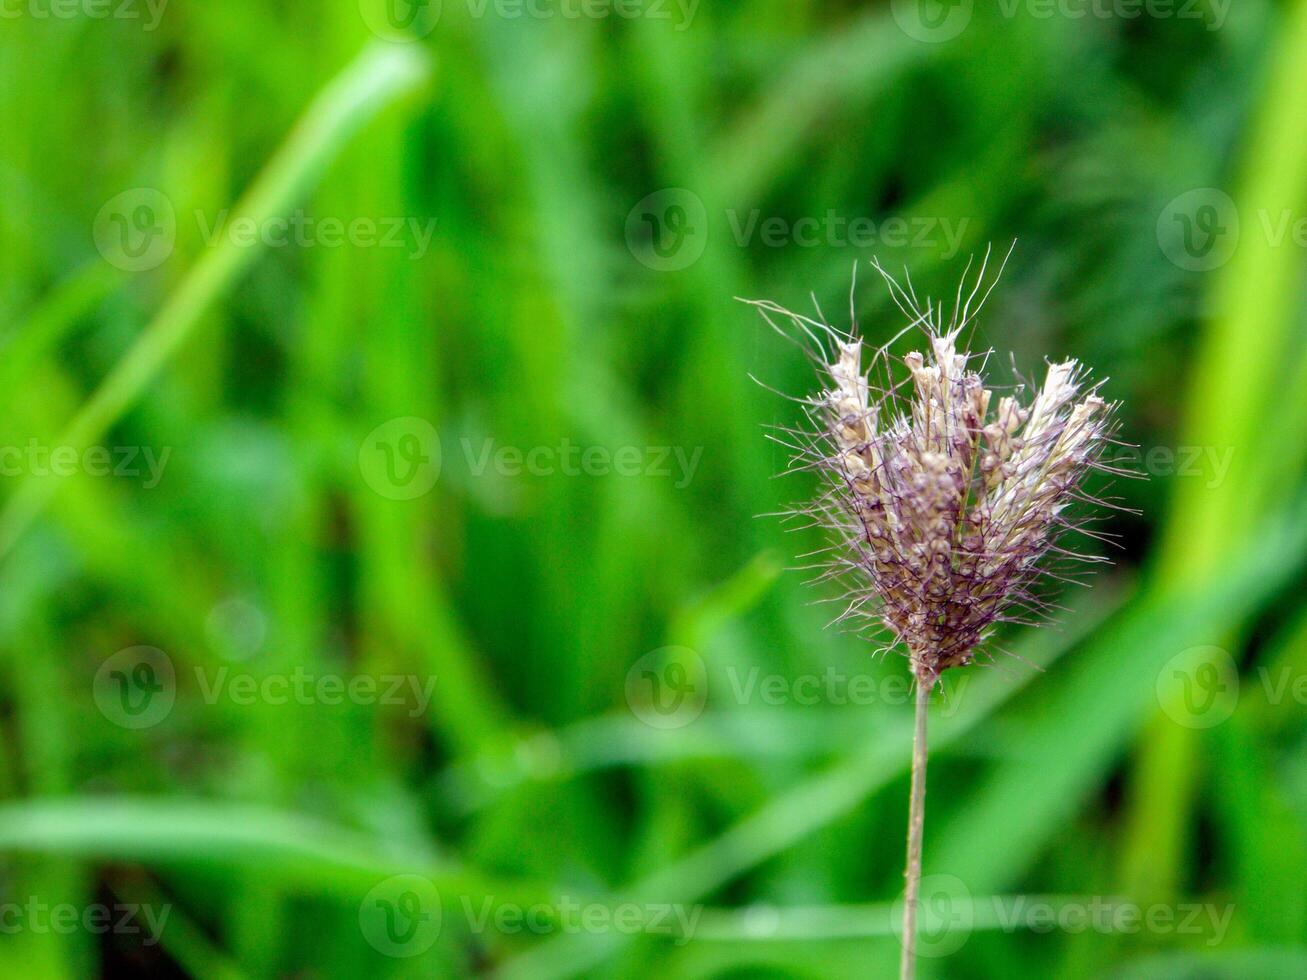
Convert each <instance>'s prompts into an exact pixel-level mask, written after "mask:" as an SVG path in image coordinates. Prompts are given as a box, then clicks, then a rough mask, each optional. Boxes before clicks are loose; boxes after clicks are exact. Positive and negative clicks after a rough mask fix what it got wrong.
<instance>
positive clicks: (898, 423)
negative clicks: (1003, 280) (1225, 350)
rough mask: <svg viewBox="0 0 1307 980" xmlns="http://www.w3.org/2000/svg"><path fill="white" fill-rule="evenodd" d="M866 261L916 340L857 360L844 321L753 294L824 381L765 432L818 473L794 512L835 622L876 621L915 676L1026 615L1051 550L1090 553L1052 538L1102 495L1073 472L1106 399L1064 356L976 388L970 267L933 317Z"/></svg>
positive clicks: (1098, 455)
mask: <svg viewBox="0 0 1307 980" xmlns="http://www.w3.org/2000/svg"><path fill="white" fill-rule="evenodd" d="M986 259H988V256H986ZM876 269H877V271H879V272H880V273H881V275H882V276H883V277H884V278H885V281H886V283H887V284H888V286H889V288H890V291H891V294H892V295H893V297H894V300H895V303H896V305H898V307H899V309H900V310H901V311H902V312H903V313H904V314H905V315H906V316H907V317H908V318H909V320H910V324H909V326H908V328H907V330H909V331H910V330H917V331H919V332H920V333H921V334H922V336H923V341H924V342H923V344H922V346H923V348H924V350H922V351H920V352H917V351H914V352H912V353H910V354H908V355H906V356H905V357H902V358H896V357H893V356H892V355H890V353H889V345H888V344H887V345H885V346H884V347H881V348H878V349H875V350H873V351H871V353H870V356H868V352H867V350H866V349H864V346H863V341H862V339H861V338H860V337H859V336H858V335H857V333H856V327H855V328H854V331H853V332H852V333H847V334H846V333H844V332H841V331H839V330H837V329H836V328H834V327H832V326H830V325H829V324H827V323H825V322H823V321H824V317H821V315H820V312H818V317H819V319H816V320H814V319H810V318H808V317H804V316H801V315H799V314H796V313H791V312H789V311H787V310H784V309H782V308H781V307H779V306H777V305H775V304H774V303H769V302H755V303H753V305H754V306H756V307H757V308H758V309H759V311H760V312H761V313H762V315H763V317H764V318H765V319H766V320H767V322H768V323H770V324H771V325H772V326H773V327H776V326H777V323H776V318H778V317H779V318H785V319H788V320H789V321H790V323H791V324H792V326H794V327H795V328H797V330H798V333H799V336H800V337H804V338H807V341H808V343H806V344H805V347H807V348H808V350H809V353H810V354H811V355H812V356H813V358H814V360H815V361H816V362H817V364H818V367H819V373H820V375H821V378H822V384H823V390H822V391H821V392H820V393H819V394H817V395H816V396H814V397H811V398H805V399H801V400H800V401H801V403H802V404H803V405H804V411H805V415H806V416H807V420H808V426H807V427H806V428H802V429H783V430H782V431H783V432H784V433H787V434H788V435H787V437H782V438H781V439H780V440H779V441H781V442H782V443H783V444H784V445H786V446H788V447H789V448H791V449H793V450H794V451H795V458H794V461H793V467H792V469H812V470H816V471H818V472H819V473H820V474H822V475H823V476H824V477H825V481H824V488H823V491H822V492H821V493H820V495H819V496H818V498H817V499H816V500H815V501H812V502H811V503H808V504H805V505H804V506H803V507H802V508H800V509H797V510H796V511H794V512H793V513H794V514H803V515H808V516H811V517H813V518H815V520H816V522H817V523H818V524H820V525H821V526H823V527H825V528H827V529H829V531H830V532H832V534H833V536H834V540H833V542H832V546H831V548H830V549H828V550H827V552H826V553H827V555H828V560H826V561H824V562H823V563H822V565H821V567H822V568H823V574H822V575H821V576H820V578H838V579H841V580H843V581H845V582H846V583H847V586H848V592H847V593H846V595H845V596H844V598H845V599H846V600H847V601H848V608H847V609H846V610H845V612H844V613H843V614H842V615H841V616H840V617H839V619H840V620H844V619H850V618H863V617H869V616H870V617H872V618H876V619H879V620H880V621H881V622H883V623H884V624H885V625H886V626H887V627H888V628H889V629H890V630H891V631H892V633H893V634H894V635H895V636H896V637H897V638H898V640H899V641H900V642H901V643H902V644H903V645H904V646H905V647H906V648H907V651H908V654H909V657H910V660H911V665H912V670H913V673H914V674H915V675H916V677H917V679H918V680H919V681H920V682H922V683H923V684H925V685H926V686H927V687H929V686H931V685H933V684H934V682H935V681H936V679H938V677H939V675H940V674H941V673H942V672H943V671H944V670H946V669H948V668H949V667H958V666H961V665H963V664H967V663H969V662H971V660H972V659H973V658H974V656H975V654H976V651H977V649H978V647H980V645H981V644H982V643H983V642H984V641H985V640H986V638H987V637H988V636H989V634H990V632H991V631H992V627H993V626H994V624H995V623H998V622H1000V621H1005V620H1010V621H1026V617H1027V616H1028V615H1030V614H1031V613H1038V612H1040V611H1041V610H1042V608H1043V603H1042V602H1041V601H1040V599H1039V598H1038V597H1037V595H1036V594H1035V592H1034V591H1033V586H1034V584H1035V582H1036V580H1037V579H1038V578H1039V577H1040V576H1041V575H1044V574H1050V575H1051V574H1055V573H1056V571H1057V570H1058V566H1059V561H1058V560H1059V559H1066V560H1071V561H1100V560H1102V559H1099V558H1094V557H1092V556H1084V555H1077V554H1074V553H1072V552H1069V551H1066V550H1064V549H1062V548H1059V547H1058V544H1057V541H1058V538H1059V537H1060V536H1061V535H1062V534H1063V533H1064V532H1065V531H1067V530H1068V529H1071V528H1073V527H1075V528H1078V529H1079V530H1081V531H1083V532H1084V533H1089V532H1088V531H1086V529H1085V527H1084V522H1085V521H1086V520H1087V519H1088V518H1087V517H1086V516H1084V515H1081V516H1080V517H1078V518H1077V517H1072V516H1071V514H1072V511H1073V510H1074V508H1072V509H1069V507H1070V505H1072V504H1073V503H1075V502H1077V501H1082V502H1089V503H1102V501H1095V500H1093V499H1092V498H1090V497H1088V496H1087V495H1086V494H1085V493H1084V491H1083V490H1082V483H1083V480H1084V477H1085V475H1086V473H1088V472H1089V471H1090V470H1091V469H1094V468H1102V469H1109V468H1110V467H1107V466H1106V465H1105V464H1104V463H1103V462H1102V455H1103V451H1104V449H1105V447H1106V446H1107V445H1109V444H1110V442H1111V437H1112V435H1113V433H1114V422H1113V414H1114V409H1115V407H1116V406H1114V405H1109V404H1107V403H1106V402H1104V401H1103V399H1101V398H1100V397H1099V396H1098V394H1097V391H1098V387H1099V384H1101V382H1100V383H1099V384H1092V383H1090V382H1089V380H1088V378H1087V373H1086V371H1085V370H1084V369H1083V368H1082V367H1081V366H1080V365H1079V364H1077V363H1076V362H1075V361H1064V362H1061V363H1050V364H1049V366H1048V371H1047V374H1046V375H1045V377H1044V380H1043V383H1042V385H1040V386H1039V387H1038V389H1037V390H1036V391H1035V392H1034V393H1033V395H1031V396H1026V395H1025V387H1024V386H1018V387H1016V388H1015V389H1013V390H1012V393H1011V394H1007V395H1002V396H996V395H995V394H994V392H992V391H991V390H990V389H988V388H986V386H985V380H984V378H983V377H982V376H981V374H980V371H979V369H980V368H983V367H984V361H985V360H986V359H987V355H976V354H970V353H967V352H966V351H965V350H959V338H960V336H961V334H962V331H963V329H964V328H965V327H967V326H968V324H969V323H970V321H971V319H972V318H973V317H974V316H975V314H976V313H977V312H978V311H979V308H980V306H981V305H983V303H984V300H985V298H986V297H987V296H988V294H989V290H992V289H993V285H994V284H993V283H991V284H990V285H989V287H988V289H987V290H986V291H985V294H984V296H981V297H980V301H979V304H977V306H976V309H975V310H973V309H972V303H973V302H974V301H975V300H976V297H977V294H979V293H980V291H981V288H982V287H983V286H984V283H985V265H984V264H982V266H981V269H980V272H979V274H978V276H977V278H976V281H975V284H974V286H973V288H972V289H971V292H970V295H969V296H968V297H967V298H966V299H965V301H964V299H963V295H962V294H963V289H962V288H961V287H960V288H959V290H958V295H957V299H956V300H955V303H954V310H953V314H952V317H951V319H950V320H949V322H948V323H947V324H945V323H944V319H943V310H942V307H940V306H938V305H933V304H932V303H931V301H930V300H927V301H926V302H925V303H924V304H922V303H919V302H918V301H917V298H916V295H915V292H914V290H913V288H912V283H911V280H910V279H909V280H907V286H906V288H905V287H901V286H900V285H899V284H898V283H897V282H895V281H894V280H893V279H892V278H891V277H890V276H889V275H887V274H886V273H885V272H884V270H882V269H881V268H880V266H879V264H876ZM1000 274H1001V270H1000ZM995 281H996V280H995ZM778 329H779V328H778ZM782 332H784V331H782ZM904 332H907V331H904ZM788 335H789V334H787V336H788ZM899 336H902V334H900V335H899ZM897 339H898V338H897V337H896V338H895V340H897ZM890 343H893V341H891V342H890ZM899 365H901V367H900V366H899ZM1048 556H1053V557H1052V558H1051V559H1050V560H1048V561H1041V559H1045V558H1047V557H1048Z"/></svg>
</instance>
